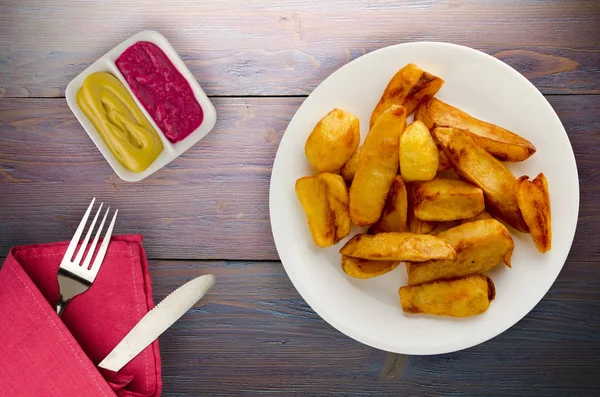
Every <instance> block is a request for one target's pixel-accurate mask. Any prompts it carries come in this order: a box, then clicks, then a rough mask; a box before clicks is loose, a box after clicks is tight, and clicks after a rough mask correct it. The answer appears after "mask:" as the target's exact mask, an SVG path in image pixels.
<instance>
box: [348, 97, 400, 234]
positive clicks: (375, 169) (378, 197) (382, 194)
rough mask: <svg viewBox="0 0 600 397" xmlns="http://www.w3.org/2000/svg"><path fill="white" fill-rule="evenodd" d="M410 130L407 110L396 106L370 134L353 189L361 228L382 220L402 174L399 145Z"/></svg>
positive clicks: (352, 201)
mask: <svg viewBox="0 0 600 397" xmlns="http://www.w3.org/2000/svg"><path fill="white" fill-rule="evenodd" d="M405 128H406V110H405V109H404V107H402V106H395V105H394V106H392V107H390V108H389V109H388V110H386V111H385V112H384V113H383V114H382V115H381V117H380V118H379V119H378V120H377V122H376V123H375V125H373V128H372V129H371V131H370V132H369V135H368V136H367V138H366V140H365V144H364V145H363V149H362V151H361V153H360V156H359V161H358V168H357V169H356V175H354V179H353V180H352V186H350V218H351V219H352V222H354V224H356V225H357V226H366V225H372V224H374V223H375V222H377V221H378V220H379V218H380V217H381V213H382V211H383V207H384V205H385V201H386V198H387V195H388V192H389V190H390V187H391V186H392V181H393V180H394V178H395V177H396V174H397V173H398V167H399V164H398V146H399V145H400V135H401V134H402V132H403V131H404V129H405Z"/></svg>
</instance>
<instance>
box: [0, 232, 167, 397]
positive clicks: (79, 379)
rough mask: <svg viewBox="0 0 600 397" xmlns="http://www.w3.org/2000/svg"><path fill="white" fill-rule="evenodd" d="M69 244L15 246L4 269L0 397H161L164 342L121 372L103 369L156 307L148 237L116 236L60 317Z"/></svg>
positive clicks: (1, 274)
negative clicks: (100, 366) (62, 264)
mask: <svg viewBox="0 0 600 397" xmlns="http://www.w3.org/2000/svg"><path fill="white" fill-rule="evenodd" d="M67 245H68V242H63V243H55V244H41V245H30V246H25V247H15V248H13V249H11V250H10V253H9V256H8V257H7V258H6V261H5V262H4V265H3V266H2V268H1V269H0V395H1V396H15V397H16V396H27V397H34V396H35V397H42V396H43V397H52V396H61V397H64V396H77V397H86V396H94V397H96V396H115V395H117V396H119V397H142V396H144V397H146V396H148V397H151V396H152V397H153V396H159V395H160V393H161V390H162V379H161V372H160V371H161V366H160V354H159V351H158V341H155V342H154V343H153V344H152V345H150V346H148V347H147V348H146V349H145V350H144V351H142V353H140V354H139V355H138V356H137V357H136V358H134V359H133V360H132V361H131V362H130V363H129V364H127V365H126V366H125V367H123V369H121V371H119V372H118V373H114V372H112V371H106V370H99V369H98V368H97V367H96V364H98V363H99V362H100V361H101V360H102V359H103V358H104V357H105V356H106V355H107V354H108V353H109V352H110V351H111V350H112V349H113V348H114V347H115V346H116V345H117V343H118V342H119V341H120V340H121V339H122V338H123V337H124V336H125V335H126V334H127V333H128V332H129V331H130V330H131V328H132V327H133V326H134V325H135V324H136V323H137V322H138V321H139V320H140V319H141V318H142V317H143V316H144V315H145V314H146V313H147V312H148V310H150V309H152V307H154V302H153V300H152V286H151V281H150V274H149V271H148V262H147V260H146V255H145V253H144V249H143V248H142V237H141V236H139V235H134V236H118V237H113V238H112V240H111V242H110V244H109V248H108V252H107V253H106V256H105V258H104V263H103V264H102V268H101V269H100V272H99V273H98V276H97V277H96V280H95V281H94V283H93V284H92V286H91V287H90V288H89V289H88V290H87V291H86V292H85V293H83V294H82V295H79V296H77V297H75V298H73V300H71V302H69V304H68V305H67V307H66V309H65V311H64V312H63V315H62V317H58V315H57V314H56V312H55V309H54V308H55V305H56V302H57V300H58V293H59V289H58V282H57V278H56V276H57V273H58V268H59V266H60V262H61V260H62V257H63V255H64V253H65V251H66V249H67Z"/></svg>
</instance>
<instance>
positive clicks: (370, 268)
mask: <svg viewBox="0 0 600 397" xmlns="http://www.w3.org/2000/svg"><path fill="white" fill-rule="evenodd" d="M399 264H400V262H398V261H371V260H368V259H360V258H353V257H351V256H345V255H342V270H343V271H344V273H346V274H347V275H349V276H351V277H354V278H362V279H365V278H373V277H377V276H381V275H384V274H386V273H388V272H391V271H392V270H394V269H395V268H396V267H398V265H399Z"/></svg>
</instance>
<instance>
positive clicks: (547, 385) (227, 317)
mask: <svg viewBox="0 0 600 397" xmlns="http://www.w3.org/2000/svg"><path fill="white" fill-rule="evenodd" d="M150 265H151V273H152V278H153V284H154V296H155V299H156V300H157V301H158V300H159V299H162V298H163V297H164V296H165V295H166V294H168V293H169V292H170V291H171V290H172V289H174V288H175V287H176V286H178V285H180V284H181V283H182V282H184V281H186V280H187V279H190V278H192V277H194V276H196V275H198V274H203V273H208V272H210V273H213V274H214V275H215V276H216V278H217V284H216V285H215V287H214V289H213V290H212V291H211V292H210V293H209V294H208V295H207V296H206V297H205V298H204V299H203V300H202V301H201V303H200V304H199V306H198V307H196V308H194V309H192V311H191V312H189V313H188V314H186V315H185V316H184V317H183V318H182V319H181V320H180V322H178V323H176V324H175V325H174V326H173V328H171V329H170V330H168V331H167V332H166V333H165V334H164V335H163V336H162V337H161V338H160V348H161V356H162V362H163V380H164V394H163V395H164V396H181V395H210V396H226V395H246V394H254V395H266V394H268V393H274V394H276V395H304V396H307V395H319V396H323V395H343V396H365V395H376V396H388V395H389V396H396V395H399V393H401V395H449V394H452V395H469V396H475V395H480V396H490V395H493V396H514V395H519V396H525V395H527V396H548V395H553V396H567V395H568V396H580V395H581V396H589V395H594V394H595V393H596V392H597V391H598V390H599V388H600V379H599V378H598V377H597V376H595V374H596V372H597V370H596V369H597V368H598V365H599V364H600V335H599V334H598V332H597V330H598V328H599V327H600V310H599V309H600V307H599V306H598V302H600V268H599V267H598V266H597V263H591V262H569V263H568V264H567V266H566V267H565V268H564V270H563V272H562V273H561V274H560V276H559V278H558V280H557V281H556V283H555V284H554V286H553V287H552V289H551V290H550V292H549V293H548V295H547V296H546V297H545V298H544V299H543V300H542V302H541V303H540V304H538V306H537V307H536V308H535V309H534V310H533V311H532V312H531V313H530V314H529V315H527V316H526V318H525V319H523V320H521V321H520V322H519V323H518V324H516V325H515V326H514V327H512V328H511V329H509V330H508V331H506V332H505V333H503V334H502V335H500V336H498V337H496V338H494V339H492V340H491V341H489V342H486V343H484V344H482V345H479V346H476V347H473V348H470V349H468V350H465V351H462V352H457V353H452V354H446V355H441V356H410V357H407V356H399V355H393V354H388V353H385V352H382V351H379V350H376V349H372V348H369V347H367V346H364V345H362V344H360V343H358V342H355V341H353V340H351V339H350V338H348V337H346V336H344V335H342V334H341V333H339V332H338V331H336V330H335V329H334V328H332V327H331V326H329V325H328V324H326V323H325V322H324V321H323V320H322V319H320V318H319V317H318V316H317V315H316V314H315V313H314V312H313V311H312V309H310V307H309V306H308V305H307V304H306V303H305V302H304V301H303V300H302V298H301V297H300V296H299V295H298V293H297V292H296V291H295V290H294V288H293V286H292V285H291V283H290V281H289V279H288V278H287V275H286V274H285V272H284V270H283V267H282V266H281V265H280V263H279V262H186V261H175V262H174V261H158V262H151V264H150ZM492 309H493V308H492ZM534 379H535V380H534Z"/></svg>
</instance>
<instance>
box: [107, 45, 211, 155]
mask: <svg viewBox="0 0 600 397" xmlns="http://www.w3.org/2000/svg"><path fill="white" fill-rule="evenodd" d="M116 64H117V67H118V68H119V71H120V72H121V73H122V74H123V76H124V77H125V80H127V83H128V84H129V86H130V87H131V90H132V91H133V93H134V94H135V96H136V97H137V98H138V100H139V101H140V102H141V103H142V105H143V106H144V108H145V109H146V111H148V113H149V114H150V116H151V117H152V119H153V120H154V122H155V123H156V125H158V128H160V129H161V131H162V133H163V134H164V135H165V136H166V137H167V139H168V140H169V141H171V142H172V143H175V142H179V141H181V140H182V139H184V138H185V137H187V136H188V135H190V134H191V133H192V132H193V131H194V130H195V129H196V128H198V127H199V126H200V124H202V120H203V119H204V112H203V111H202V107H201V106H200V104H199V103H198V101H197V100H196V97H195V96H194V92H193V91H192V87H190V84H189V83H188V82H187V80H186V79H185V78H184V77H183V76H182V75H181V73H179V71H178V70H177V68H175V66H174V65H173V64H172V63H171V61H170V60H169V58H168V57H167V55H166V54H165V53H164V52H163V51H162V50H161V49H160V48H159V47H158V46H157V45H156V44H154V43H150V42H147V41H138V42H137V43H135V44H133V45H132V46H131V47H129V48H128V49H126V50H125V52H123V53H122V54H121V56H119V58H118V59H117V61H116Z"/></svg>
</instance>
